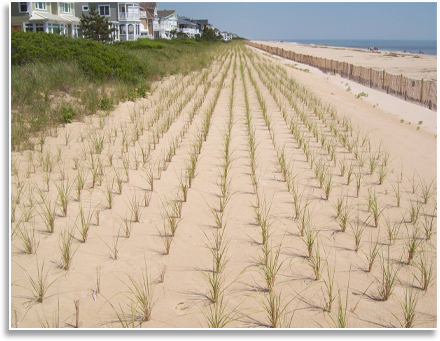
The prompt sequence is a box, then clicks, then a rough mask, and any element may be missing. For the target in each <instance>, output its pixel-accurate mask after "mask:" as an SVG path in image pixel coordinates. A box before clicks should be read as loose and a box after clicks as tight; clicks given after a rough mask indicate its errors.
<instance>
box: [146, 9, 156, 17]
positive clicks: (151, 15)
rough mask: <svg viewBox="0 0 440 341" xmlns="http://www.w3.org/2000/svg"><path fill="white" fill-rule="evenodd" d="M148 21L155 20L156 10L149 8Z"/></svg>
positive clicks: (147, 11)
mask: <svg viewBox="0 0 440 341" xmlns="http://www.w3.org/2000/svg"><path fill="white" fill-rule="evenodd" d="M146 13H147V19H154V8H147V9H146Z"/></svg>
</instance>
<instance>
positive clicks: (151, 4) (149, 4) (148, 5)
mask: <svg viewBox="0 0 440 341" xmlns="http://www.w3.org/2000/svg"><path fill="white" fill-rule="evenodd" d="M139 6H141V7H142V8H143V9H145V10H146V9H153V10H154V8H155V7H157V2H140V3H139Z"/></svg>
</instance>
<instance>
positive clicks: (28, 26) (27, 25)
mask: <svg viewBox="0 0 440 341" xmlns="http://www.w3.org/2000/svg"><path fill="white" fill-rule="evenodd" d="M24 31H25V32H34V24H32V23H28V22H27V23H25V24H24Z"/></svg>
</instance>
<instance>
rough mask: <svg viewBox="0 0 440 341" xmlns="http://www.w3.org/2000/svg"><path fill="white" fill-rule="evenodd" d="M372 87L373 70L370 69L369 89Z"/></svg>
mask: <svg viewBox="0 0 440 341" xmlns="http://www.w3.org/2000/svg"><path fill="white" fill-rule="evenodd" d="M372 87H373V68H372V67H370V88H372Z"/></svg>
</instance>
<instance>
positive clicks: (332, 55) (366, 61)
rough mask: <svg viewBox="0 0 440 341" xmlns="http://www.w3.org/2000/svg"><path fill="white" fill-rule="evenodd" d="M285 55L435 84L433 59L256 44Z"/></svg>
mask: <svg viewBox="0 0 440 341" xmlns="http://www.w3.org/2000/svg"><path fill="white" fill-rule="evenodd" d="M258 43H260V44H265V45H269V46H273V47H279V48H282V49H285V50H286V51H294V52H296V53H302V54H305V55H311V56H315V57H320V58H327V59H333V60H337V61H340V62H347V63H350V64H353V65H356V66H363V67H366V68H370V67H371V68H373V69H376V70H381V71H382V70H385V71H386V72H387V73H389V74H393V75H401V74H403V75H404V76H406V77H408V78H411V79H415V80H421V79H424V80H425V81H428V82H433V83H436V84H437V56H433V55H428V54H413V53H404V52H389V51H368V49H367V46H365V49H356V48H347V47H336V46H320V45H314V46H311V45H302V44H293V43H289V42H282V43H281V42H273V41H258Z"/></svg>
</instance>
